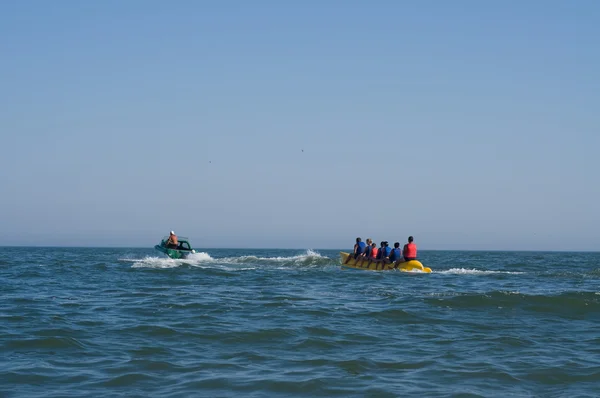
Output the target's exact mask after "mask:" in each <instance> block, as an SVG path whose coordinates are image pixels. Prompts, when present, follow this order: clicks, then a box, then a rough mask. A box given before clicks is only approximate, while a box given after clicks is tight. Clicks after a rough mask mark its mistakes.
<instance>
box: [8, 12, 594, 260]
mask: <svg viewBox="0 0 600 398" xmlns="http://www.w3.org/2000/svg"><path fill="white" fill-rule="evenodd" d="M599 40H600V2H597V1H594V0H579V1H573V2H569V1H553V0H539V1H537V0H526V1H517V0H506V1H485V2H484V1H477V0H457V1H452V2H449V1H443V0H424V1H395V0H389V1H384V0H373V1H365V0H363V1H357V0H347V1H342V0H323V1H317V0H305V1H295V2H292V1H276V0H255V1H243V0H237V1H235V0H220V1H216V0H215V1H212V0H207V1H192V0H189V1H186V0H178V1H172V2H167V1H153V0H128V1H117V0H106V1H97V2H82V1H76V0H69V1H67V0H56V1H52V2H50V1H42V0H27V1H19V2H17V1H13V2H9V1H4V2H0V54H1V56H0V142H1V145H0V245H35V246H134V247H152V246H153V245H154V244H156V243H158V242H159V241H160V238H161V237H162V236H164V235H166V234H167V233H168V232H169V231H170V230H175V232H176V233H177V234H178V235H181V236H187V237H189V238H190V239H191V241H192V245H193V246H195V247H200V248H202V247H213V248H215V247H232V248H299V249H301V248H314V249H318V248H321V249H327V248H350V249H351V248H352V245H353V243H354V240H355V238H356V237H357V236H360V237H362V238H363V239H366V238H367V237H370V238H373V239H374V240H375V241H376V242H378V241H381V240H387V241H390V242H394V241H399V242H405V241H406V238H407V237H408V235H413V236H414V237H415V242H416V243H417V244H418V245H419V248H420V249H424V250H426V249H431V250H433V249H438V250H446V249H453V250H559V251H571V250H573V251H579V250H584V251H587V250H593V251H598V250H600V228H599V226H600V209H599V204H600V184H599V182H600V179H599V178H598V173H599V172H600V160H599V159H600V157H599V156H598V153H599V152H600V151H599V148H600V132H599V128H600V47H599V46H598V41H599Z"/></svg>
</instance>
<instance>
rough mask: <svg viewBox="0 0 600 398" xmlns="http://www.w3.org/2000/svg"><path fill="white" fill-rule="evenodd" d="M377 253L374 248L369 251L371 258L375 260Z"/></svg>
mask: <svg viewBox="0 0 600 398" xmlns="http://www.w3.org/2000/svg"><path fill="white" fill-rule="evenodd" d="M378 251H379V250H378V249H377V248H376V247H374V248H372V249H371V258H377V252H378Z"/></svg>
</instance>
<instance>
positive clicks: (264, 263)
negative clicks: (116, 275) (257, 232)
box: [119, 249, 336, 271]
mask: <svg viewBox="0 0 600 398" xmlns="http://www.w3.org/2000/svg"><path fill="white" fill-rule="evenodd" d="M119 261H123V262H131V263H133V265H132V266H131V267H132V268H177V267H180V266H190V267H198V268H215V269H225V270H231V271H242V270H249V269H256V268H269V269H287V268H291V267H295V268H303V267H305V268H309V267H315V266H324V265H331V264H336V262H335V260H333V259H331V258H329V257H325V256H322V255H321V254H319V253H317V252H315V251H313V250H310V249H309V250H307V251H306V252H305V253H303V254H299V255H296V256H290V257H258V256H239V257H222V258H213V257H211V256H210V255H209V254H208V253H205V252H201V253H192V254H190V255H189V256H188V257H187V258H185V259H171V258H164V257H151V256H147V257H144V258H142V259H120V260H119Z"/></svg>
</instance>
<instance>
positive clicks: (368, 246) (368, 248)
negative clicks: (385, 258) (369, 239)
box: [365, 245, 372, 257]
mask: <svg viewBox="0 0 600 398" xmlns="http://www.w3.org/2000/svg"><path fill="white" fill-rule="evenodd" d="M371 250H372V249H371V245H367V247H366V249H365V256H366V257H371Z"/></svg>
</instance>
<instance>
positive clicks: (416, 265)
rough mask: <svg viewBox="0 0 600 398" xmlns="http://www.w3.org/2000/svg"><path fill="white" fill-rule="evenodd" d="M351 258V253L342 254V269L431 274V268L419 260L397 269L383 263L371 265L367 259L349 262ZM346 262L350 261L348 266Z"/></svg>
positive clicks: (399, 266) (400, 264)
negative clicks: (395, 270) (394, 270)
mask: <svg viewBox="0 0 600 398" xmlns="http://www.w3.org/2000/svg"><path fill="white" fill-rule="evenodd" d="M349 256H350V253H346V252H340V258H341V260H342V267H346V268H354V269H362V270H371V271H390V270H393V269H397V270H399V271H404V272H411V271H420V272H425V273H429V272H431V268H429V267H424V266H423V264H421V262H420V261H418V260H409V261H405V262H402V263H399V264H398V266H397V267H394V264H382V263H375V262H371V263H370V264H369V261H368V260H367V259H364V261H361V259H359V261H358V262H357V260H355V259H354V258H350V260H348V257H349ZM346 260H348V263H347V264H346Z"/></svg>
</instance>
